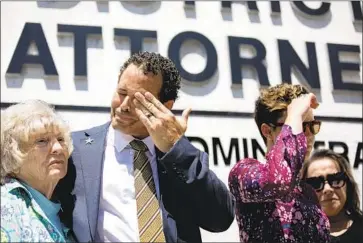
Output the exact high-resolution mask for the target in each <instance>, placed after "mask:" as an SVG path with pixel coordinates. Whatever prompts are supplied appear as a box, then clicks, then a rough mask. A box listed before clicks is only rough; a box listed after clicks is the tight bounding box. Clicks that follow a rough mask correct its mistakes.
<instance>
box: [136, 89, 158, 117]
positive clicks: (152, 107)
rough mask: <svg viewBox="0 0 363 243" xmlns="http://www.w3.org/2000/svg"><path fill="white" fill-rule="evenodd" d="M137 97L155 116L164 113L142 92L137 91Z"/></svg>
mask: <svg viewBox="0 0 363 243" xmlns="http://www.w3.org/2000/svg"><path fill="white" fill-rule="evenodd" d="M135 98H136V99H137V101H139V102H140V103H141V104H142V105H143V106H144V107H145V108H146V109H147V110H149V112H151V113H152V114H154V116H155V117H161V116H162V115H163V114H162V112H161V111H160V110H159V109H158V108H157V107H156V106H155V105H154V104H153V103H152V102H150V101H148V100H147V99H146V98H145V96H144V95H142V94H141V93H140V92H136V93H135Z"/></svg>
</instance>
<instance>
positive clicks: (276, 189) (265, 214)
mask: <svg viewBox="0 0 363 243" xmlns="http://www.w3.org/2000/svg"><path fill="white" fill-rule="evenodd" d="M317 106H318V103H317V100H316V97H315V95H314V94H312V93H309V92H308V91H307V89H305V88H304V87H303V86H301V85H292V84H280V85H277V86H274V87H269V88H267V89H264V90H262V91H261V94H260V97H259V98H258V100H257V101H256V107H255V121H256V124H257V127H258V129H259V132H260V133H261V136H262V138H263V139H264V142H265V144H266V147H267V153H266V157H265V161H258V160H256V159H254V158H246V159H243V160H241V161H239V162H238V163H237V164H236V165H235V166H234V167H233V168H232V170H231V172H230V174H229V188H230V190H231V192H232V194H233V195H234V196H235V198H236V218H237V223H238V226H239V231H240V240H241V242H259V243H275V242H281V243H292V242H299V243H300V242H304V243H308V242H311V243H323V242H324V243H326V242H329V240H330V235H329V221H328V218H327V217H326V215H325V214H324V212H323V211H322V209H321V207H320V205H319V202H318V201H317V200H316V196H315V192H314V191H313V190H312V189H311V187H307V189H308V190H306V188H304V187H303V186H301V185H306V184H304V183H301V180H300V178H299V177H298V174H299V171H300V169H301V167H302V164H303V162H304V160H305V158H307V157H308V156H309V155H310V152H311V151H312V147H313V144H314V137H315V135H316V134H317V133H318V132H319V129H320V125H321V123H320V122H319V121H316V120H315V119H314V115H313V109H314V108H316V107H317Z"/></svg>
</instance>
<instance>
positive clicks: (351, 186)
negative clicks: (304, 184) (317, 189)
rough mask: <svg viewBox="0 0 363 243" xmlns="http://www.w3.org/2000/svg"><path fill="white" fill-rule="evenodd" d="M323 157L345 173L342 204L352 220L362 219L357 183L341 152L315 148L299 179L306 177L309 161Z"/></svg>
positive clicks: (362, 213)
mask: <svg viewBox="0 0 363 243" xmlns="http://www.w3.org/2000/svg"><path fill="white" fill-rule="evenodd" d="M323 158H328V159H330V160H332V161H333V162H334V163H336V164H337V165H338V167H339V169H340V171H341V172H344V173H345V174H346V175H347V177H348V180H347V201H346V203H345V205H344V208H345V210H347V211H348V212H349V214H348V215H349V216H350V217H351V218H352V219H353V220H357V219H358V220H363V212H362V210H361V209H360V201H359V191H358V185H357V183H356V182H355V180H354V177H353V173H352V170H351V167H350V165H349V162H348V160H347V159H346V158H345V157H344V156H342V155H341V154H338V153H336V152H334V151H332V150H329V149H320V150H316V151H315V152H314V153H313V154H312V156H311V157H310V159H309V160H308V161H306V162H305V163H304V164H303V168H302V169H301V179H303V180H304V179H306V178H307V174H308V169H309V166H310V165H311V163H313V162H314V161H315V160H318V159H323Z"/></svg>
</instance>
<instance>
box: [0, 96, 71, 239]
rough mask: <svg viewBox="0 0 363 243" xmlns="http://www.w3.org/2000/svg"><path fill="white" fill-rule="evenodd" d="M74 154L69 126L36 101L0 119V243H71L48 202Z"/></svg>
mask: <svg viewBox="0 0 363 243" xmlns="http://www.w3.org/2000/svg"><path fill="white" fill-rule="evenodd" d="M72 150H73V147H72V141H71V136H70V129H69V127H68V125H67V124H66V123H65V122H64V121H63V120H62V119H61V118H60V116H58V115H57V114H56V113H55V111H54V110H53V108H52V107H50V106H49V105H48V104H47V103H45V102H43V101H40V100H30V101H26V102H23V103H19V104H16V105H13V106H10V107H9V108H7V109H6V110H4V111H2V114H1V242H70V241H74V240H75V238H74V237H73V234H72V231H71V230H70V229H69V228H68V227H69V225H68V227H67V226H66V225H65V222H62V220H61V216H60V215H61V212H62V208H61V207H62V206H63V205H61V204H60V203H58V201H57V200H54V199H53V198H52V194H53V191H54V189H55V187H56V185H57V183H58V181H59V180H60V179H61V178H63V177H64V176H65V175H66V173H67V166H68V158H69V156H70V154H71V152H72Z"/></svg>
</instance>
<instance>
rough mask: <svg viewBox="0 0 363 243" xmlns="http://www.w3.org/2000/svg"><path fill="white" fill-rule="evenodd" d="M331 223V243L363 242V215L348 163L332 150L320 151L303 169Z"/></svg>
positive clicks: (303, 176)
mask: <svg viewBox="0 0 363 243" xmlns="http://www.w3.org/2000/svg"><path fill="white" fill-rule="evenodd" d="M302 178H303V179H304V180H305V181H306V182H307V184H309V185H311V186H312V188H314V190H315V192H316V195H317V197H318V200H319V202H320V205H321V207H322V209H323V210H324V212H325V213H326V214H327V216H328V218H329V221H330V225H331V228H330V234H331V236H332V239H333V240H332V242H339V243H345V242H347V243H348V242H360V241H363V213H362V210H360V208H359V205H360V202H359V192H358V186H357V183H356V182H355V180H354V177H353V174H352V171H351V169H350V165H349V163H348V161H347V160H346V159H345V158H344V157H343V156H341V155H339V154H337V153H335V152H333V151H331V150H326V149H324V150H318V151H316V152H315V153H314V154H313V155H312V157H311V158H310V159H309V161H307V162H306V163H305V164H304V166H303V169H302Z"/></svg>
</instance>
